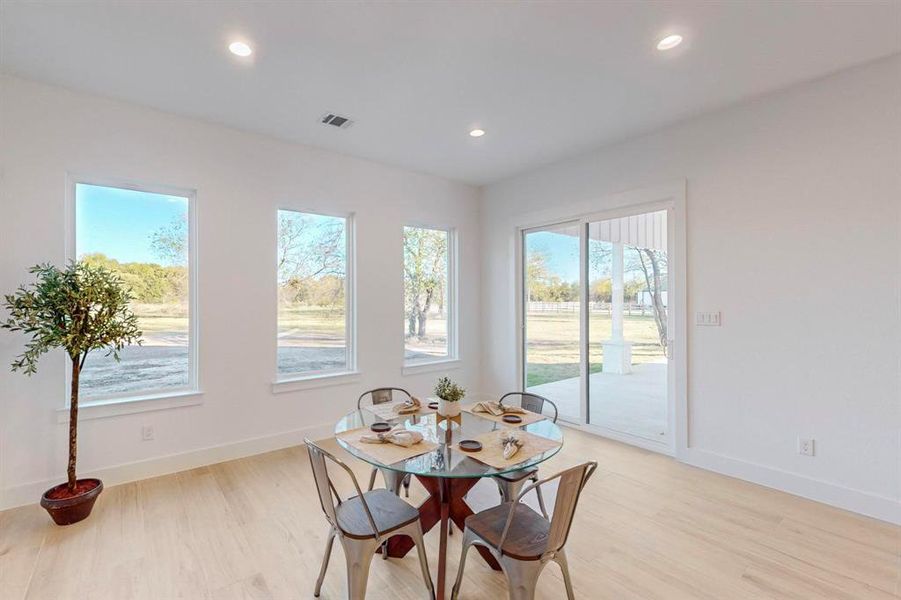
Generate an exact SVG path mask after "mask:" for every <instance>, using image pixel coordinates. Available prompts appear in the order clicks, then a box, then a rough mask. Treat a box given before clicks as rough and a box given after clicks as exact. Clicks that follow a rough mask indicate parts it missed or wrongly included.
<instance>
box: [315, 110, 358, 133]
mask: <svg viewBox="0 0 901 600" xmlns="http://www.w3.org/2000/svg"><path fill="white" fill-rule="evenodd" d="M320 121H321V122H322V124H323V125H332V126H333V127H339V128H341V129H347V128H348V127H350V126H351V125H353V124H354V122H353V121H351V120H350V119H349V118H348V117H342V116H341V115H336V114H333V113H328V114H327V115H324V116H323V117H322V119H320Z"/></svg>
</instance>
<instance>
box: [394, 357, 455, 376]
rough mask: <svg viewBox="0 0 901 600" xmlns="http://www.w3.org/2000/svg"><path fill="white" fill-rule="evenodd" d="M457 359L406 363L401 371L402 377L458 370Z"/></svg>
mask: <svg viewBox="0 0 901 600" xmlns="http://www.w3.org/2000/svg"><path fill="white" fill-rule="evenodd" d="M460 366H461V365H460V359H459V358H440V359H437V360H429V361H422V362H415V363H407V364H405V365H404V368H403V369H402V370H401V373H403V374H404V375H415V374H417V373H434V372H435V371H448V370H450V369H459V368H460Z"/></svg>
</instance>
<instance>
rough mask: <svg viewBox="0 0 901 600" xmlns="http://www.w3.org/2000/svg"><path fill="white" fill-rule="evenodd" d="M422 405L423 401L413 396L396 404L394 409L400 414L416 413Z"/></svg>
mask: <svg viewBox="0 0 901 600" xmlns="http://www.w3.org/2000/svg"><path fill="white" fill-rule="evenodd" d="M421 406H422V402H420V400H419V398H417V397H416V396H413V397H412V398H410V399H408V400H405V401H404V402H403V403H402V404H396V405H395V406H394V407H393V409H392V410H393V411H394V412H396V413H397V414H399V415H406V414H409V413H415V412H416V411H417V410H419V408H420V407H421Z"/></svg>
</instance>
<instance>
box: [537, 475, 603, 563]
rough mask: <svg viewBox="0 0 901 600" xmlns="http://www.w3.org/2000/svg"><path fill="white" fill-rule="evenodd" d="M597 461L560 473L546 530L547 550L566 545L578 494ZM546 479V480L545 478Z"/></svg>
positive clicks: (553, 550) (556, 549)
mask: <svg viewBox="0 0 901 600" xmlns="http://www.w3.org/2000/svg"><path fill="white" fill-rule="evenodd" d="M597 467H598V463H596V462H594V461H590V462H586V463H583V464H581V465H577V466H575V467H572V468H570V469H567V470H565V471H562V472H561V473H558V474H557V475H556V477H559V478H560V481H559V484H558V485H557V496H556V497H555V499H554V514H553V515H551V529H550V531H549V532H548V539H547V551H551V552H556V551H558V550H560V549H561V548H562V547H563V546H565V545H566V539H567V538H568V537H569V530H570V528H571V527H572V524H573V517H574V516H575V514H576V506H578V504H579V495H580V494H581V493H582V489H583V488H584V487H585V484H586V483H587V482H588V479H589V477H591V476H592V475H594V471H595V469H597ZM545 481H547V480H545Z"/></svg>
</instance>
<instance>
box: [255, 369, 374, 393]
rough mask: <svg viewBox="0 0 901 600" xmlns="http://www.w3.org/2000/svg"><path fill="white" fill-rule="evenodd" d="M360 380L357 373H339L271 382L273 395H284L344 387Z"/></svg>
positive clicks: (360, 374) (360, 375)
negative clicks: (328, 387)
mask: <svg viewBox="0 0 901 600" xmlns="http://www.w3.org/2000/svg"><path fill="white" fill-rule="evenodd" d="M361 378H362V373H360V372H359V371H341V372H339V373H324V374H322V375H309V376H307V377H296V378H293V379H282V380H280V381H274V382H272V393H273V394H285V393H288V392H297V391H300V390H310V389H314V388H320V387H327V386H330V385H346V384H348V383H356V382H358V381H360V379H361Z"/></svg>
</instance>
